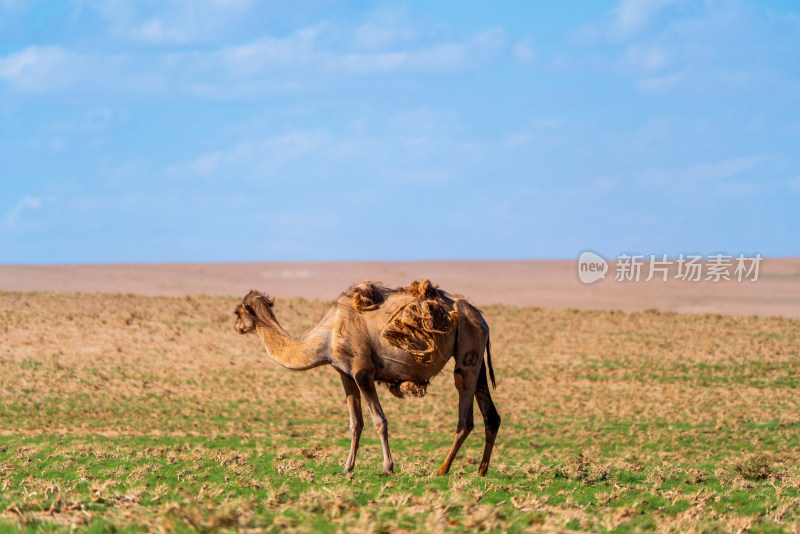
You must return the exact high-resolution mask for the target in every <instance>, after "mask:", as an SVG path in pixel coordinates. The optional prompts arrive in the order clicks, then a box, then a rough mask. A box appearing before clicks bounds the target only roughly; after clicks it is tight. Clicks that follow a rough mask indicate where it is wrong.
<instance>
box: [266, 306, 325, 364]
mask: <svg viewBox="0 0 800 534" xmlns="http://www.w3.org/2000/svg"><path fill="white" fill-rule="evenodd" d="M326 319H327V317H326V318H325V319H323V322H322V323H320V324H319V325H317V326H316V327H315V328H314V329H313V330H312V331H311V332H309V333H308V334H307V335H306V336H304V337H302V338H299V339H295V338H293V337H292V336H290V335H289V334H287V333H286V331H285V330H284V329H283V327H281V325H280V324H279V323H278V322H277V321H272V322H270V323H268V324H266V325H263V326H259V327H257V328H256V333H257V334H258V337H260V338H261V341H263V342H264V347H265V348H266V349H267V354H269V356H270V357H271V358H272V359H273V360H275V361H276V362H278V363H279V364H281V365H282V366H284V367H286V368H287V369H294V370H298V371H305V370H306V369H311V368H312V367H318V366H320V365H325V364H326V363H330V361H331V358H330V353H329V350H328V346H329V343H328V339H329V336H328V335H327V330H326V329H325V328H324V327H323V323H324V322H325V320H326Z"/></svg>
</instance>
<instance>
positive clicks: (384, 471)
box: [383, 464, 394, 475]
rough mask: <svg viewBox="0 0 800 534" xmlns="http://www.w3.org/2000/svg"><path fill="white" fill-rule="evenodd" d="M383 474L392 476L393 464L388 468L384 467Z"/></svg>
mask: <svg viewBox="0 0 800 534" xmlns="http://www.w3.org/2000/svg"><path fill="white" fill-rule="evenodd" d="M383 474H384V475H393V474H394V464H392V465H390V466H388V467H386V466H384V468H383Z"/></svg>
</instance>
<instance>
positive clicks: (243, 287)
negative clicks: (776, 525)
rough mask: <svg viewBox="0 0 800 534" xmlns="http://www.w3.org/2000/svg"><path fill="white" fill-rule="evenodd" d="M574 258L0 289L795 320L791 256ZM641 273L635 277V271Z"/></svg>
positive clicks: (244, 272)
mask: <svg viewBox="0 0 800 534" xmlns="http://www.w3.org/2000/svg"><path fill="white" fill-rule="evenodd" d="M576 269H577V268H576V262H575V261H459V262H455V261H453V262H394V263H391V262H330V263H207V264H159V265H48V266H41V265H37V266H30V265H0V289H3V290H12V291H59V292H84V293H86V292H119V293H135V294H140V295H164V296H182V295H199V294H206V295H219V296H223V295H224V296H242V295H244V294H245V293H246V292H247V291H248V290H250V289H253V288H255V289H261V290H263V291H265V292H267V293H269V294H272V295H275V296H277V297H281V298H285V297H304V298H307V299H320V300H331V299H333V298H334V297H335V296H336V295H338V294H339V293H340V292H341V291H342V290H344V289H345V288H347V287H348V286H349V285H350V284H351V283H353V282H356V281H360V280H363V279H371V280H376V281H382V282H384V283H386V284H387V285H407V284H408V283H409V282H410V281H411V280H416V279H419V278H429V279H431V280H432V281H434V282H436V283H438V284H439V285H440V286H441V287H442V288H443V289H446V290H447V291H451V292H456V293H462V294H464V295H468V296H469V297H470V298H471V299H472V300H474V301H475V303H477V304H479V305H486V304H495V303H502V304H511V305H516V306H542V307H547V308H578V309H593V310H622V311H643V310H647V309H653V308H655V309H659V310H670V311H677V312H687V313H724V314H732V315H745V316H746V315H759V316H770V315H781V316H784V317H790V318H796V319H800V258H767V259H765V260H764V261H763V262H762V264H761V272H760V276H759V280H758V281H757V282H747V281H746V282H736V281H729V282H725V281H722V282H710V281H707V282H706V281H704V282H681V281H679V280H675V279H674V278H671V279H670V280H669V281H668V282H666V283H665V282H657V281H651V282H644V281H642V282H638V283H636V282H625V283H622V282H616V281H614V280H613V272H614V271H613V269H614V267H613V265H612V266H611V271H610V273H611V274H610V275H609V276H608V277H607V279H606V280H603V281H599V282H596V283H594V284H591V285H585V284H583V283H581V282H580V281H579V280H578V277H577V270H576ZM643 278H644V277H643Z"/></svg>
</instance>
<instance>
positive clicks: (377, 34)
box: [353, 6, 417, 50]
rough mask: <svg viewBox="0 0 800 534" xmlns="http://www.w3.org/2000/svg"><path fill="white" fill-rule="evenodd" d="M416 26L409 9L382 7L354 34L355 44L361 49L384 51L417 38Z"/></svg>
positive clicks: (373, 12) (358, 27)
mask: <svg viewBox="0 0 800 534" xmlns="http://www.w3.org/2000/svg"><path fill="white" fill-rule="evenodd" d="M415 28H416V25H415V24H414V22H413V21H412V20H411V18H410V14H409V12H408V8H407V7H400V6H380V7H378V8H376V9H375V10H374V11H372V13H370V14H369V15H368V16H367V20H365V21H364V23H362V24H360V25H359V26H357V27H356V29H355V31H354V32H353V44H354V45H355V46H356V47H357V48H360V49H367V50H383V49H386V48H387V47H390V46H393V45H397V44H407V43H410V42H412V41H413V40H414V39H415V38H416V37H417V30H416V29H415Z"/></svg>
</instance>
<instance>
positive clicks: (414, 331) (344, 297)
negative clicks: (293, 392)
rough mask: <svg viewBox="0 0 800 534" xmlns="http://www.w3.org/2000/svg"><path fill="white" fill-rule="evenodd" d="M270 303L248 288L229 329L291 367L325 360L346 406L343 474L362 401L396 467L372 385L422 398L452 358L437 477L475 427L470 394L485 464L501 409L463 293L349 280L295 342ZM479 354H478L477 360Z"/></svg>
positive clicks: (479, 330)
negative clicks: (448, 416)
mask: <svg viewBox="0 0 800 534" xmlns="http://www.w3.org/2000/svg"><path fill="white" fill-rule="evenodd" d="M274 303H275V299H274V298H273V297H270V296H267V295H265V294H263V293H261V292H259V291H256V290H252V291H250V292H249V293H248V294H247V295H246V296H245V297H244V299H243V300H242V303H241V304H240V305H239V306H237V308H236V311H235V314H236V317H237V319H236V327H235V329H236V331H237V332H238V333H240V334H247V333H252V332H254V333H256V334H257V335H258V337H259V338H261V341H262V342H263V343H264V347H265V348H266V351H267V354H268V355H269V356H270V357H271V358H272V359H273V360H275V361H276V362H277V363H279V364H280V365H282V366H283V367H286V368H288V369H293V370H299V371H303V370H307V369H312V368H314V367H319V366H321V365H330V366H331V367H333V368H334V369H336V371H337V372H338V373H339V376H340V377H341V380H342V385H343V386H344V392H345V396H346V399H347V407H348V409H349V411H350V434H351V438H352V441H351V443H350V453H349V455H348V457H347V460H346V462H345V464H344V473H349V472H351V471H353V468H354V467H355V462H356V453H357V452H358V443H359V439H360V437H361V430H362V428H363V426H364V421H363V418H362V413H361V399H362V397H363V398H364V400H365V401H366V403H367V406H368V408H369V411H370V414H371V416H372V422H373V424H374V425H375V429H376V430H377V432H378V435H379V436H380V441H381V447H382V449H383V472H384V474H387V475H390V474H392V473H393V472H394V462H393V460H392V454H391V452H390V450H389V427H388V424H387V421H386V416H385V415H384V412H383V408H382V407H381V403H380V401H379V400H378V391H377V388H376V384H385V385H386V386H388V388H389V392H390V393H392V394H393V395H395V396H396V397H400V398H403V397H407V396H415V397H422V396H424V395H425V393H426V388H427V386H428V383H429V382H430V380H431V379H432V378H433V377H434V376H436V375H437V374H438V373H439V372H440V371H441V370H442V368H443V367H444V365H445V364H446V363H447V362H448V361H449V359H450V358H451V357H452V358H454V360H455V367H454V369H453V379H454V381H455V388H456V390H457V391H458V425H457V427H456V435H455V440H454V441H453V445H452V447H451V448H450V451H449V452H448V454H447V457H446V458H445V460H444V462H443V463H442V465H441V466H440V467H439V470H438V473H439V474H440V475H446V474H447V473H448V472H449V471H450V466H451V465H452V463H453V460H454V459H455V457H456V454H458V450H459V449H460V448H461V445H462V444H463V443H464V440H466V439H467V436H468V435H469V434H470V432H471V431H472V429H473V426H474V425H473V413H472V412H473V410H472V408H473V399H475V400H477V402H478V407H479V408H480V410H481V413H482V414H483V421H484V426H485V430H486V441H485V445H484V449H483V460H482V461H481V464H480V467H479V469H478V472H479V473H480V475H481V476H485V475H486V472H487V470H488V469H489V460H490V458H491V455H492V448H493V447H494V443H495V439H496V437H497V432H498V429H499V428H500V415H499V414H498V413H497V410H496V409H495V406H494V403H493V402H492V397H491V395H490V393H489V384H488V381H487V378H486V371H487V368H488V371H489V376H490V378H491V381H492V385H493V386H494V387H496V383H495V378H494V369H493V368H492V358H491V351H490V343H489V327H488V325H487V324H486V321H484V319H483V316H482V315H481V312H480V311H479V310H478V309H477V308H475V307H474V306H472V305H471V304H470V303H469V302H467V301H466V299H465V298H464V297H462V296H460V295H455V294H452V295H451V294H449V293H447V292H445V291H442V290H440V289H438V286H436V285H435V284H431V283H430V281H428V280H418V281H416V282H414V283H412V284H411V286H410V287H400V288H393V289H392V288H388V287H384V286H382V285H380V284H377V283H373V282H370V281H368V280H367V281H365V282H363V283H361V284H359V285H353V286H351V287H350V288H349V289H348V290H347V291H345V292H344V293H342V294H341V295H340V296H339V297H338V299H337V300H336V301H335V302H334V303H333V306H331V308H330V310H329V311H328V312H327V313H326V315H325V316H324V317H323V318H322V320H321V321H320V323H319V324H318V325H317V326H316V327H314V328H313V329H312V330H311V331H310V332H308V334H306V335H305V336H303V337H300V338H293V337H291V336H290V335H289V334H287V333H286V331H285V330H284V329H283V328H282V327H281V325H280V323H278V320H277V319H276V318H275V314H274V313H273V305H274ZM484 350H485V356H484Z"/></svg>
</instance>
